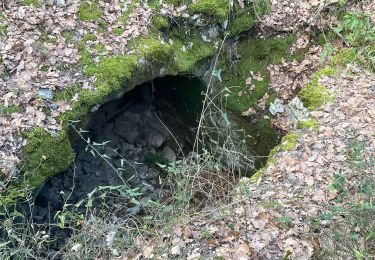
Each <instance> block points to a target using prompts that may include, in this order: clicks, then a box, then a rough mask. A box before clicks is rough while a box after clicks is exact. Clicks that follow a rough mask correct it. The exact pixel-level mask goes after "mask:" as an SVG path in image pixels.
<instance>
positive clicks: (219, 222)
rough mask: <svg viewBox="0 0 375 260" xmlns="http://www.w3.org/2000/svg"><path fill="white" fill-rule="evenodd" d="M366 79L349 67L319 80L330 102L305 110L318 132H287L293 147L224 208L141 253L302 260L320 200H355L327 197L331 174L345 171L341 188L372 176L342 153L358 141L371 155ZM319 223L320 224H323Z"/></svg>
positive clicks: (308, 251) (331, 193) (313, 243)
mask: <svg viewBox="0 0 375 260" xmlns="http://www.w3.org/2000/svg"><path fill="white" fill-rule="evenodd" d="M374 82H375V76H374V75H373V74H371V73H369V72H367V71H364V70H362V69H360V68H359V67H357V66H354V65H347V66H346V68H345V69H343V70H342V71H341V72H340V73H339V74H337V75H334V76H331V77H324V78H322V79H321V80H320V83H321V84H323V85H325V86H326V87H327V88H328V90H329V92H330V93H331V94H333V95H334V96H335V100H334V101H333V102H330V103H329V104H327V105H324V106H322V107H320V108H318V109H316V110H315V111H313V112H311V116H312V117H313V118H315V119H316V120H317V123H318V127H319V129H315V130H314V129H311V128H310V129H301V130H296V131H294V132H293V133H296V134H297V135H298V137H296V139H295V143H294V144H293V147H291V148H290V150H286V151H283V150H280V151H279V152H277V153H276V154H275V155H274V158H275V161H274V162H273V163H272V164H271V166H270V167H269V168H267V169H266V170H265V171H264V172H263V173H262V175H261V177H260V178H259V179H257V180H256V181H255V182H250V181H249V179H247V178H244V179H242V180H241V181H240V182H242V183H243V185H242V186H241V185H240V187H239V191H238V193H237V195H235V196H234V198H233V201H232V203H231V204H230V205H225V206H223V208H221V209H215V210H214V211H212V212H206V214H198V215H197V216H194V217H192V218H191V219H188V220H186V221H185V222H183V223H180V224H179V225H176V226H175V227H174V228H173V232H172V233H170V234H167V235H164V236H163V235H162V236H161V238H160V239H155V241H152V242H151V243H150V244H149V245H148V246H146V247H144V248H143V256H145V257H153V256H154V255H153V252H155V251H157V249H158V248H171V249H170V251H169V252H168V253H169V255H165V257H167V258H168V256H173V255H174V256H183V257H187V259H200V257H213V256H222V257H224V259H255V258H260V259H281V258H283V257H284V256H285V255H286V254H288V253H287V252H290V256H292V257H293V258H296V259H308V258H310V257H311V256H312V254H313V251H314V248H316V247H319V246H320V244H319V243H320V242H321V241H320V240H319V237H320V235H321V234H319V231H318V233H314V230H313V228H312V222H313V221H314V220H315V219H316V218H318V217H319V214H322V213H323V212H324V209H325V208H324V206H323V205H334V206H342V205H343V204H345V203H348V201H351V202H357V203H359V202H360V201H361V198H360V197H359V196H356V195H355V194H354V193H353V192H350V196H349V197H350V198H348V199H346V200H345V201H343V202H335V199H336V198H337V197H338V196H340V190H337V189H333V188H332V187H333V186H334V184H335V182H337V178H338V176H345V180H346V181H347V182H348V183H347V184H348V185H349V186H353V185H354V184H355V183H359V182H361V181H366V180H367V178H373V177H374V176H373V175H374V167H373V166H372V167H365V168H364V169H362V170H361V171H358V170H356V169H355V167H354V168H353V160H352V159H351V158H350V153H351V152H350V151H352V150H353V149H354V147H356V146H358V145H362V148H363V149H362V150H361V151H360V154H358V155H357V156H360V157H361V158H365V159H364V160H367V161H368V160H370V158H374V157H375V140H374V132H375V110H374V107H375V85H374ZM282 145H283V144H282ZM285 145H287V144H285ZM241 189H242V192H241V191H240V190H241ZM322 225H323V227H324V228H327V226H329V222H328V221H325V222H323V223H322ZM321 232H323V231H321ZM162 241H163V242H162ZM159 243H160V244H159ZM336 253H337V255H339V253H340V252H339V251H337V252H336Z"/></svg>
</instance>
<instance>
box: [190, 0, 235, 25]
mask: <svg viewBox="0 0 375 260" xmlns="http://www.w3.org/2000/svg"><path fill="white" fill-rule="evenodd" d="M189 12H190V13H192V14H203V15H205V16H207V17H209V18H210V19H211V20H213V21H215V22H217V23H223V22H224V21H225V20H227V18H228V12H229V2H228V1H227V0H197V1H196V2H195V3H193V4H191V5H189Z"/></svg>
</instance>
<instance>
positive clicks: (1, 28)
mask: <svg viewBox="0 0 375 260" xmlns="http://www.w3.org/2000/svg"><path fill="white" fill-rule="evenodd" d="M7 28H8V27H7V26H6V25H0V36H5V35H6V34H7Z"/></svg>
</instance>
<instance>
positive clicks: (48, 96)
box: [38, 89, 53, 100]
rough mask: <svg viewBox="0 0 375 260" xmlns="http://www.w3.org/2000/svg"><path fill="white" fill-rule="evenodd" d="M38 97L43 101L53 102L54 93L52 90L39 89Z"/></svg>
mask: <svg viewBox="0 0 375 260" xmlns="http://www.w3.org/2000/svg"><path fill="white" fill-rule="evenodd" d="M38 97H39V98H41V99H43V100H52V99H53V92H52V90H50V89H39V90H38Z"/></svg>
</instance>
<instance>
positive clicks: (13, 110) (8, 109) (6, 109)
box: [0, 105, 21, 115]
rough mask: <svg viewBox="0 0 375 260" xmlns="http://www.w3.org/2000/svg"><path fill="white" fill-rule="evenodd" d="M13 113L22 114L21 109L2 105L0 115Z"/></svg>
mask: <svg viewBox="0 0 375 260" xmlns="http://www.w3.org/2000/svg"><path fill="white" fill-rule="evenodd" d="M12 113H21V108H20V107H19V106H16V105H12V106H8V107H4V106H2V105H0V115H2V114H3V115H10V114H12Z"/></svg>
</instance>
